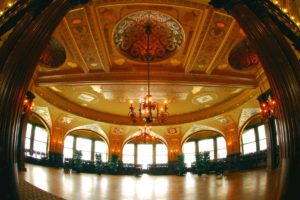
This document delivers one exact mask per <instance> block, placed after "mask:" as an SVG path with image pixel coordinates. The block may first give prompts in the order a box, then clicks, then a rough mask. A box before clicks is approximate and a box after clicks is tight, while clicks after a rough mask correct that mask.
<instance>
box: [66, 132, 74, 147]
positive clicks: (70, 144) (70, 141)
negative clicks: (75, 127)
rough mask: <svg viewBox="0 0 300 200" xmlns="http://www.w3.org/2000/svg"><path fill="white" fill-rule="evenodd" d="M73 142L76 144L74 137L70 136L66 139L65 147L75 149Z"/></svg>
mask: <svg viewBox="0 0 300 200" xmlns="http://www.w3.org/2000/svg"><path fill="white" fill-rule="evenodd" d="M73 142H74V137H73V136H70V135H68V136H67V137H66V138H65V142H64V147H67V148H71V149H73Z"/></svg>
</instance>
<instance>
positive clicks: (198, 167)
mask: <svg viewBox="0 0 300 200" xmlns="http://www.w3.org/2000/svg"><path fill="white" fill-rule="evenodd" d="M203 171H204V166H203V153H202V152H197V153H196V172H197V174H198V176H201V175H202V173H203Z"/></svg>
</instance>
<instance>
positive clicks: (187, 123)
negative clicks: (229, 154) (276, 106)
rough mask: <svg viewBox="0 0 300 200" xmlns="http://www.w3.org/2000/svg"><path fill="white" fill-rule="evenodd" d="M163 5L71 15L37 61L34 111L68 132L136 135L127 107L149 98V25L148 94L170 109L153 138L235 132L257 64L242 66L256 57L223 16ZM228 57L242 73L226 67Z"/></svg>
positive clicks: (191, 5)
mask: <svg viewBox="0 0 300 200" xmlns="http://www.w3.org/2000/svg"><path fill="white" fill-rule="evenodd" d="M164 2H165V1H154V2H152V3H145V2H144V1H141V3H138V2H137V1H135V2H134V3H133V2H131V1H121V0H120V1H112V2H110V1H93V2H91V3H89V4H88V5H86V6H83V7H78V8H76V9H74V10H72V11H70V12H69V13H68V14H67V15H66V16H65V18H64V19H63V20H62V22H61V23H60V24H59V26H58V27H57V29H56V30H55V32H54V34H53V36H52V39H51V42H50V43H49V44H48V46H47V50H45V51H44V53H43V54H42V56H41V59H40V62H39V65H38V68H37V70H36V73H35V76H34V79H33V86H32V90H33V91H34V92H35V94H36V95H37V98H36V100H35V102H36V105H37V106H39V107H41V108H47V109H48V110H49V113H50V114H49V116H50V117H51V120H52V121H53V123H54V124H59V125H60V126H64V127H66V128H67V129H68V128H69V129H71V128H74V127H76V126H81V125H84V124H94V123H99V124H101V126H102V129H103V130H104V131H105V132H111V131H112V130H114V129H115V128H117V129H118V128H119V127H122V130H123V129H124V132H126V133H130V132H132V130H135V129H136V128H135V127H134V126H132V125H133V124H132V123H131V122H130V120H129V118H128V116H127V115H128V112H129V100H130V99H133V100H134V102H135V103H136V105H137V103H138V102H139V101H140V99H141V98H143V97H144V96H145V95H146V92H147V85H146V84H147V63H146V62H145V59H144V58H142V57H141V56H140V55H142V54H143V53H142V52H143V51H144V50H145V49H143V48H145V37H146V36H147V34H146V33H145V31H146V29H145V27H146V26H147V25H149V24H151V28H152V29H151V34H152V33H153V35H152V36H151V37H150V40H149V41H151V42H150V43H151V45H152V46H151V45H150V46H151V49H152V50H153V51H156V54H155V57H153V58H152V60H151V63H150V84H151V86H150V87H151V94H152V95H153V99H154V101H156V102H158V103H163V101H164V100H165V99H167V100H168V102H169V112H170V118H169V119H168V121H167V122H166V124H164V125H160V126H157V127H156V128H153V130H154V131H155V132H157V133H161V134H167V132H168V131H167V130H169V129H173V128H174V127H175V129H176V130H177V131H178V132H180V133H185V132H186V131H189V130H192V128H191V126H192V125H193V124H199V123H205V124H206V125H209V126H213V127H218V129H219V130H226V128H228V126H232V125H233V124H235V126H237V124H238V123H239V118H240V115H241V113H242V110H243V109H244V108H254V109H255V108H257V107H258V104H257V102H256V96H257V93H258V91H257V90H258V88H257V80H256V79H257V78H256V74H257V67H258V68H260V64H259V62H256V63H254V64H253V63H252V64H251V65H249V62H248V61H249V59H250V58H251V56H252V53H253V52H251V55H248V54H247V52H248V51H247V49H246V50H245V48H248V46H247V47H245V45H244V46H243V45H241V44H240V43H241V42H242V41H245V35H244V33H243V31H242V30H241V29H240V27H239V26H238V24H237V23H236V22H235V20H234V19H233V18H232V17H231V16H229V15H228V14H227V13H225V12H223V11H220V10H214V9H212V8H211V7H209V6H208V5H207V4H206V3H202V2H201V1H195V2H191V1H180V2H178V1H166V3H164ZM149 19H151V23H150V22H149ZM154 27H155V28H154ZM243 47H245V48H243ZM136 52H138V53H136ZM232 52H233V53H232ZM245 52H246V53H245ZM231 54H234V56H235V57H234V58H235V59H234V60H235V61H237V62H236V63H237V65H238V66H239V68H237V67H235V68H234V67H232V66H231V65H230V63H229V56H230V55H231ZM254 54H255V53H254ZM137 55H138V56H137ZM153 55H154V54H153ZM64 58H65V59H64ZM61 59H64V61H63V62H62V61H61ZM236 63H235V64H236ZM231 64H232V63H231ZM153 125H158V124H155V123H154V124H153ZM167 135H168V134H167Z"/></svg>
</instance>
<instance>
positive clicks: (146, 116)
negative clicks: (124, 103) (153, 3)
mask: <svg viewBox="0 0 300 200" xmlns="http://www.w3.org/2000/svg"><path fill="white" fill-rule="evenodd" d="M152 26H153V25H152V23H151V21H150V12H149V13H148V22H146V23H145V26H144V28H145V34H146V48H145V49H144V50H141V57H143V58H144V60H145V61H146V62H147V79H148V84H147V91H148V92H147V95H146V96H145V97H144V99H143V100H142V102H140V103H139V109H138V114H137V113H136V112H135V108H134V106H133V100H130V107H129V110H130V111H129V113H128V116H129V117H130V119H131V121H132V122H133V123H137V122H141V121H145V122H146V123H147V124H148V123H152V122H153V121H154V120H156V121H157V122H158V123H160V124H162V123H164V122H165V121H167V119H168V117H169V113H168V106H167V100H165V101H164V105H163V106H161V107H160V106H159V104H158V103H157V102H154V101H153V99H152V95H151V92H150V62H151V60H152V59H153V57H154V54H155V53H156V52H155V51H154V50H155V48H153V47H152V46H155V44H150V38H151V35H152V28H153V27H152ZM150 45H151V47H150ZM153 49H154V50H153Z"/></svg>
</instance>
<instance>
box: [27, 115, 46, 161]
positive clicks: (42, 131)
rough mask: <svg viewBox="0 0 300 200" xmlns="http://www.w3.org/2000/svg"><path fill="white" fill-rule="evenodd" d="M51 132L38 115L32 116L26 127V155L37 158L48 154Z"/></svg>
mask: <svg viewBox="0 0 300 200" xmlns="http://www.w3.org/2000/svg"><path fill="white" fill-rule="evenodd" d="M48 140H49V133H48V131H47V129H46V127H45V126H44V125H43V124H42V123H41V122H40V120H39V119H38V118H36V117H33V116H32V117H31V118H30V119H29V123H28V124H27V128H26V136H25V155H26V156H31V157H35V158H37V159H41V158H45V157H47V156H48Z"/></svg>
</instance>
